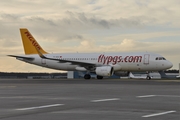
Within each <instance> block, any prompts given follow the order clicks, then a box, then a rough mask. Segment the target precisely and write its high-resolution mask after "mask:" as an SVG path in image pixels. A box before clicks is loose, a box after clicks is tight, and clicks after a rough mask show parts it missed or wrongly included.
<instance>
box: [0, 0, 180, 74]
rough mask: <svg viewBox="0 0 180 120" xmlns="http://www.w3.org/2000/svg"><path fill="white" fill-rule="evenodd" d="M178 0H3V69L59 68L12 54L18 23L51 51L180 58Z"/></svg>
mask: <svg viewBox="0 0 180 120" xmlns="http://www.w3.org/2000/svg"><path fill="white" fill-rule="evenodd" d="M179 12H180V1H179V0H166V1H163V0H0V72H59V71H57V70H52V69H47V68H43V67H39V66H35V65H31V64H27V63H24V62H21V61H18V60H16V59H15V58H10V57H8V56H7V55H9V54H14V55H18V54H24V50H23V46H22V41H21V37H20V32H19V28H28V29H29V31H30V32H31V34H33V36H34V37H35V39H36V40H37V41H38V42H39V44H40V45H41V46H42V47H43V49H45V50H46V51H47V52H49V53H66V52H67V53H76V52H79V53H84V52H94V53H96V52H146V51H147V52H154V53H158V54H161V55H162V56H164V57H165V58H166V59H168V60H169V61H171V62H172V63H173V65H174V66H173V68H172V69H179V67H178V66H179V63H180V13H179Z"/></svg>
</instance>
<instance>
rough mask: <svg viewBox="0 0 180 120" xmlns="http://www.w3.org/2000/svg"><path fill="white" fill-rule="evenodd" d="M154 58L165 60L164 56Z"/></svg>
mask: <svg viewBox="0 0 180 120" xmlns="http://www.w3.org/2000/svg"><path fill="white" fill-rule="evenodd" d="M156 60H166V58H164V57H156Z"/></svg>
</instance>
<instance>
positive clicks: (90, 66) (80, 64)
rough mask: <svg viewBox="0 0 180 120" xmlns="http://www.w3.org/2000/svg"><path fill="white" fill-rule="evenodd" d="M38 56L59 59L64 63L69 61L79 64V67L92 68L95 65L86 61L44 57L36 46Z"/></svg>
mask: <svg viewBox="0 0 180 120" xmlns="http://www.w3.org/2000/svg"><path fill="white" fill-rule="evenodd" d="M36 50H37V52H38V54H39V56H40V57H41V58H44V59H48V60H54V61H59V62H60V63H65V62H69V63H71V64H72V65H79V66H81V67H85V68H87V69H88V68H93V67H95V66H96V64H94V63H87V62H79V61H71V60H62V59H55V58H49V57H46V56H44V55H43V54H42V53H41V52H40V51H39V50H38V49H37V48H36Z"/></svg>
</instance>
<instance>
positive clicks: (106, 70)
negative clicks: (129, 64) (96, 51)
mask: <svg viewBox="0 0 180 120" xmlns="http://www.w3.org/2000/svg"><path fill="white" fill-rule="evenodd" d="M95 72H96V74H97V75H99V76H112V75H113V73H114V69H113V67H111V66H102V67H96V70H95Z"/></svg>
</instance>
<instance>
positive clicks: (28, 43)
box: [20, 28, 47, 55]
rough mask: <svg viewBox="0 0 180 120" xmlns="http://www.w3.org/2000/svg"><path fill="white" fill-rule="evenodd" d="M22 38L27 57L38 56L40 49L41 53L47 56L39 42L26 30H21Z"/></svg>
mask: <svg viewBox="0 0 180 120" xmlns="http://www.w3.org/2000/svg"><path fill="white" fill-rule="evenodd" d="M20 32H21V38H22V42H23V46H24V52H25V54H26V55H29V54H38V52H37V50H36V49H38V50H39V51H40V52H41V53H43V54H47V52H46V51H44V50H43V49H42V47H41V46H40V45H39V44H38V42H37V41H36V40H35V39H34V37H33V36H32V35H31V33H30V32H29V31H28V29H26V28H20Z"/></svg>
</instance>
